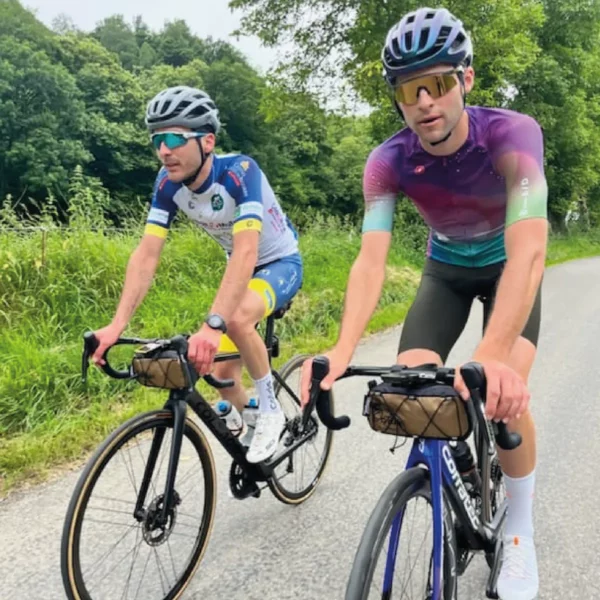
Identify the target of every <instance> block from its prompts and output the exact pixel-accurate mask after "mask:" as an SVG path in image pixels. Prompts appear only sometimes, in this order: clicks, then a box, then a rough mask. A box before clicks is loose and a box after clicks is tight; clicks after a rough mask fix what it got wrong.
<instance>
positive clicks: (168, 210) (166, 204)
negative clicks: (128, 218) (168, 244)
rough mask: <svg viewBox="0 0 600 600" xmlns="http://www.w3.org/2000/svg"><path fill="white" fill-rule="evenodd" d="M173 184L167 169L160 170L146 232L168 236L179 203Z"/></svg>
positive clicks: (161, 236)
mask: <svg viewBox="0 0 600 600" xmlns="http://www.w3.org/2000/svg"><path fill="white" fill-rule="evenodd" d="M171 187H172V186H171V185H169V179H168V176H167V172H166V170H165V169H164V168H163V169H161V170H160V171H159V173H158V175H157V176H156V181H155V182H154V191H153V193H152V206H151V207H150V211H149V212H148V218H147V219H146V227H145V229H144V233H145V234H147V235H155V236H156V237H159V238H162V239H164V238H166V237H167V232H168V231H169V227H170V226H171V223H172V222H173V219H174V218H175V214H176V213H177V205H176V204H175V202H174V201H173V195H172V193H170V192H171Z"/></svg>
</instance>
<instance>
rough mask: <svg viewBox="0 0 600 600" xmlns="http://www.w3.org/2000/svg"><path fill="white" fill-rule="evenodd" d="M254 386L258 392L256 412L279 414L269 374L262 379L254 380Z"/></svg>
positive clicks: (279, 408)
mask: <svg viewBox="0 0 600 600" xmlns="http://www.w3.org/2000/svg"><path fill="white" fill-rule="evenodd" d="M254 385H255V387H256V391H257V392H258V410H259V411H260V412H261V413H268V412H279V411H280V410H281V407H280V406H279V402H278V401H277V398H276V397H275V390H274V389H273V378H272V377H271V373H270V372H269V373H267V374H266V375H265V376H264V377H263V378H262V379H258V380H257V379H255V380H254Z"/></svg>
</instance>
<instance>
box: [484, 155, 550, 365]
mask: <svg viewBox="0 0 600 600" xmlns="http://www.w3.org/2000/svg"><path fill="white" fill-rule="evenodd" d="M539 163H540V161H539V159H538V160H535V159H534V158H533V157H531V156H529V155H528V154H524V153H519V152H510V153H507V154H505V155H504V156H503V157H502V159H501V160H499V161H498V169H499V171H500V172H501V173H502V174H503V175H504V177H505V179H506V185H507V193H508V206H507V219H506V230H505V235H504V243H505V249H506V258H507V260H506V266H505V267H504V270H503V272H502V276H501V277H500V281H499V284H498V291H497V293H496V299H495V301H494V308H493V310H492V314H491V315H490V320H489V323H488V326H487V328H486V332H485V335H484V337H483V339H482V341H481V344H480V345H479V348H478V354H479V353H481V354H482V355H484V356H486V355H491V356H493V357H494V358H496V359H497V360H501V361H504V360H507V359H508V356H509V354H510V351H511V349H512V347H513V345H514V343H515V341H516V340H517V338H518V336H519V335H520V333H521V331H523V327H524V326H525V323H526V322H527V318H528V317H529V313H530V311H531V308H532V306H533V303H534V301H535V296H536V294H537V290H538V287H539V286H540V284H541V281H542V275H543V273H544V265H545V260H546V246H547V239H548V221H547V197H548V187H547V183H546V178H545V176H544V172H543V167H541V166H540V164H539Z"/></svg>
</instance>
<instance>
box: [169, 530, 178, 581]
mask: <svg viewBox="0 0 600 600" xmlns="http://www.w3.org/2000/svg"><path fill="white" fill-rule="evenodd" d="M167 548H168V550H169V557H170V558H171V566H172V567H173V577H174V578H175V579H177V571H176V570H175V561H174V560H173V553H172V552H171V540H170V539H169V540H167Z"/></svg>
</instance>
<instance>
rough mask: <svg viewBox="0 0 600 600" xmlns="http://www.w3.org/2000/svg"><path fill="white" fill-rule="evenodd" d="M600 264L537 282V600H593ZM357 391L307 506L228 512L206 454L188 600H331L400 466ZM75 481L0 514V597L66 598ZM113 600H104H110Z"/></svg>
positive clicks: (19, 498) (468, 342)
mask: <svg viewBox="0 0 600 600" xmlns="http://www.w3.org/2000/svg"><path fill="white" fill-rule="evenodd" d="M480 320H481V310H480V308H479V306H475V307H474V308H473V312H472V315H471V319H470V321H469V324H468V325H467V329H466V330H465V333H464V335H463V338H462V340H461V341H460V342H459V344H457V346H456V348H455V350H454V351H453V354H452V355H451V357H450V360H449V363H454V362H455V361H459V360H464V359H467V358H468V356H469V352H470V351H471V350H472V349H473V347H474V345H475V343H476V341H477V338H478V334H479V328H480V322H481V321H480ZM398 333H399V329H395V330H392V331H388V332H386V333H383V334H381V335H377V336H374V337H371V338H369V339H368V340H365V341H364V342H363V343H362V344H361V346H360V347H359V349H358V350H357V353H356V355H355V362H356V363H362V364H378V363H379V364H387V363H391V362H392V361H393V358H394V352H395V347H396V343H397V338H398ZM599 340H600V260H599V259H587V260H581V261H577V262H573V263H570V264H566V265H561V266H558V267H554V268H551V269H549V270H548V272H547V274H546V277H545V281H544V296H543V327H542V333H541V339H540V345H539V346H540V351H539V360H538V362H537V364H536V367H535V369H534V372H533V375H532V380H531V388H532V393H533V399H532V407H533V411H534V414H535V417H536V422H537V430H538V435H539V441H538V449H539V457H540V463H539V467H538V471H537V500H536V510H535V526H536V531H537V542H538V550H539V551H538V559H539V563H540V577H541V590H540V596H539V598H540V599H543V600H559V599H560V600H565V599H569V600H570V599H575V598H598V597H600V583H598V573H599V572H600V553H599V552H598V547H599V546H600V517H599V516H598V508H599V506H600V505H599V502H598V498H599V496H600V477H599V476H598V475H599V473H600V471H599V469H598V461H599V460H600V435H599V433H600V403H599V402H598V400H599V393H598V388H597V387H596V385H597V380H596V375H597V372H598V367H597V365H596V360H597V357H598V343H599V342H598V341H599ZM365 381H366V380H365V379H355V380H352V381H350V380H347V381H344V382H340V383H339V384H337V385H336V398H337V404H338V407H340V406H342V407H343V408H344V410H345V412H347V413H348V414H350V416H351V417H352V418H353V426H352V427H351V428H350V429H349V430H345V431H344V432H341V433H338V434H336V436H335V442H334V447H333V451H332V456H331V459H330V463H329V467H328V471H327V474H326V477H325V478H324V480H323V481H322V484H321V485H320V487H319V488H318V490H317V492H316V494H315V495H314V496H313V497H312V498H311V500H310V501H309V502H307V503H306V504H304V505H301V506H299V507H295V508H294V507H288V506H285V505H283V504H280V503H279V502H278V501H276V500H275V499H274V498H273V497H272V496H271V495H270V494H269V493H264V494H263V496H262V497H261V498H260V499H259V500H254V499H252V500H247V501H244V502H238V501H235V500H231V499H230V498H228V496H227V487H226V485H227V484H226V477H225V474H226V472H227V469H228V467H229V462H228V460H227V459H226V457H225V455H224V453H223V451H222V450H221V449H220V448H217V447H216V446H215V456H216V459H217V468H218V472H219V475H220V476H219V489H218V492H219V497H218V505H217V515H216V521H215V526H214V529H213V534H212V538H211V542H210V545H209V548H208V551H207V553H206V556H205V558H204V561H203V563H202V565H201V567H200V569H199V571H198V573H197V575H196V577H195V579H194V581H193V583H192V585H191V586H190V588H189V589H188V591H187V592H186V594H185V595H184V598H187V599H189V600H214V599H227V600H270V599H277V600H285V599H290V600H291V599H294V600H295V599H297V598H305V599H310V600H338V599H342V598H343V593H344V589H345V585H346V581H347V577H348V573H349V569H350V565H351V561H352V559H353V555H354V552H355V549H356V546H357V544H358V541H359V539H360V535H361V532H362V530H363V527H364V524H365V522H366V520H367V518H368V516H369V514H370V512H371V509H372V507H373V506H374V504H375V502H376V499H377V497H378V496H379V494H380V493H381V491H382V490H383V488H384V487H385V486H386V485H387V483H388V482H389V481H390V479H391V478H392V477H393V475H394V474H395V473H397V472H398V471H399V470H400V469H401V467H402V465H403V461H404V458H405V452H404V451H398V452H397V453H396V454H395V455H392V454H391V453H390V452H389V451H388V449H389V447H390V443H389V442H390V439H391V438H390V439H388V438H387V436H381V435H377V434H375V433H373V432H372V431H371V430H370V429H369V427H368V425H367V423H366V422H365V421H364V419H363V418H362V417H361V416H360V407H361V399H362V395H363V393H364V389H365ZM76 477H77V473H70V474H68V475H67V476H65V477H63V478H62V479H61V480H60V481H56V482H53V483H51V484H48V485H45V486H41V487H39V488H36V489H34V490H29V491H28V492H26V493H23V494H18V495H15V496H13V497H11V498H9V499H8V500H7V501H5V502H3V503H0V540H1V543H0V598H1V599H2V600H13V599H16V600H52V599H55V598H56V599H58V598H63V597H64V593H63V591H62V586H61V579H60V569H59V546H60V534H61V527H62V519H63V516H64V512H65V509H66V506H67V504H68V500H69V497H70V493H71V491H72V488H73V485H74V483H75V480H76ZM485 578H486V567H485V563H484V560H483V559H482V558H477V559H476V560H475V561H474V562H473V563H472V564H471V566H470V568H469V571H468V572H467V574H466V575H465V576H464V577H463V578H462V581H461V583H460V594H459V597H460V598H462V599H468V600H471V599H479V598H484V597H485V594H484V591H483V588H484V582H485ZM111 600H112V599H111Z"/></svg>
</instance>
